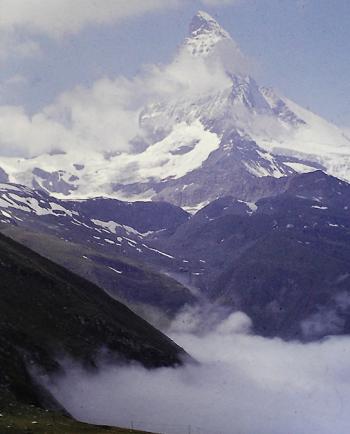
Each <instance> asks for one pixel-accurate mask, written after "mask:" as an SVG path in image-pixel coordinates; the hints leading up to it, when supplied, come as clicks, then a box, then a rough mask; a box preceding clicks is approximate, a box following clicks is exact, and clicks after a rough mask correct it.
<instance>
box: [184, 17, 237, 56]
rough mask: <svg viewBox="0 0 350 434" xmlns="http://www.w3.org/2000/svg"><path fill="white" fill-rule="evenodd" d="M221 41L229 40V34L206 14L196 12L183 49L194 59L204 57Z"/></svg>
mask: <svg viewBox="0 0 350 434" xmlns="http://www.w3.org/2000/svg"><path fill="white" fill-rule="evenodd" d="M222 40H231V37H230V35H229V33H228V32H226V30H224V29H223V28H222V27H221V26H220V24H219V23H218V22H217V21H216V20H215V19H214V18H213V17H212V16H211V15H209V14H208V13H207V12H203V11H198V12H197V14H196V15H195V16H194V17H193V18H192V21H191V24H190V34H189V36H188V37H187V38H186V41H185V47H186V48H187V50H188V51H190V53H191V54H192V55H193V56H195V57H206V56H207V55H208V54H210V53H211V51H212V50H213V48H214V47H215V46H216V45H217V44H218V43H219V42H220V41H222Z"/></svg>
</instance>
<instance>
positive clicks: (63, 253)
mask: <svg viewBox="0 0 350 434" xmlns="http://www.w3.org/2000/svg"><path fill="white" fill-rule="evenodd" d="M188 218H189V215H188V214H187V213H186V212H185V211H183V210H182V209H181V208H178V207H176V206H174V205H171V204H167V203H162V202H134V203H129V202H121V201H118V200H115V199H105V198H96V199H90V200H84V201H62V200H59V199H56V198H54V197H52V196H49V195H48V194H46V193H44V192H42V191H36V190H31V189H29V188H28V187H24V186H20V185H14V184H1V185H0V222H2V223H3V224H2V225H1V227H0V231H1V232H2V233H4V234H6V235H8V236H10V237H11V238H13V239H15V240H17V241H19V242H20V243H22V244H24V245H26V246H28V247H30V248H32V249H34V250H35V251H37V252H38V253H40V254H42V255H44V256H45V257H47V258H49V259H51V260H53V261H55V262H56V263H58V264H60V265H62V266H64V267H66V268H68V269H69V270H71V271H73V272H75V273H77V274H79V275H81V276H82V277H85V278H87V279H89V280H90V281H92V282H94V283H96V284H98V285H99V286H100V287H102V288H104V289H105V290H106V291H107V292H108V293H109V294H110V295H111V296H113V297H114V298H116V299H118V300H120V301H123V302H125V303H127V304H128V305H129V306H131V307H132V308H133V309H134V310H137V311H138V312H140V313H141V314H142V315H143V316H145V317H147V318H148V319H150V320H153V319H154V318H158V319H157V323H159V321H160V320H161V319H162V318H163V317H164V320H166V318H168V317H172V316H173V315H174V314H175V313H176V312H178V311H179V310H180V309H181V308H183V306H184V305H186V304H192V303H194V302H195V300H196V297H195V296H194V295H193V294H192V293H191V292H190V291H189V290H188V289H187V288H185V287H184V286H183V285H181V284H180V283H178V282H177V281H175V280H173V279H172V278H170V277H168V276H166V275H163V274H161V273H160V272H159V271H160V270H161V269H163V268H171V269H172V268H173V263H174V264H176V263H178V260H177V259H176V258H175V257H174V256H172V255H169V254H168V253H167V252H164V251H161V250H159V249H156V248H153V247H152V244H149V242H148V238H149V237H150V236H151V235H152V234H154V233H156V232H169V233H173V232H174V230H175V229H176V227H178V226H179V225H180V224H182V223H184V222H186V221H187V220H188ZM155 310H156V311H157V315H155Z"/></svg>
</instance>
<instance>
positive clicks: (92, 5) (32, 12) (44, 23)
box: [0, 0, 179, 37]
mask: <svg viewBox="0 0 350 434" xmlns="http://www.w3.org/2000/svg"><path fill="white" fill-rule="evenodd" d="M178 4H179V0H166V1H164V0H142V1H140V0H74V1H72V0H45V1H43V0H0V16H1V19H0V29H4V30H8V31H12V30H16V29H22V30H23V29H24V30H28V31H30V32H33V33H41V34H45V35H48V36H52V37H62V36H64V35H66V34H73V33H77V32H79V31H80V30H81V29H82V28H84V27H85V26H88V25H99V24H112V23H115V22H118V21H120V20H122V19H124V18H128V17H131V16H135V15H142V14H144V13H147V12H153V11H156V10H160V9H167V8H171V7H175V6H177V5H178Z"/></svg>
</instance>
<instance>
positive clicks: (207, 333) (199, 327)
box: [46, 309, 350, 434]
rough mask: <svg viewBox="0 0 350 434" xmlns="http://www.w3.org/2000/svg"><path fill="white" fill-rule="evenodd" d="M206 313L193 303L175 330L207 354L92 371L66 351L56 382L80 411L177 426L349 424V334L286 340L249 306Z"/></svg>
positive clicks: (267, 430)
mask: <svg viewBox="0 0 350 434" xmlns="http://www.w3.org/2000/svg"><path fill="white" fill-rule="evenodd" d="M204 314H205V316H203V312H200V311H198V309H195V310H193V311H192V312H191V311H186V312H183V313H182V314H180V315H179V316H178V318H177V319H176V321H175V322H174V323H173V324H172V327H171V329H170V330H169V334H170V336H171V337H172V338H173V339H174V340H175V341H176V342H177V343H178V344H179V345H181V346H182V347H184V348H185V350H186V351H187V352H188V353H190V354H191V355H192V357H194V358H195V359H196V360H197V361H198V362H199V363H198V364H186V365H185V366H183V367H181V368H176V369H175V368H162V369H157V370H146V369H144V368H143V367H141V366H138V365H131V366H124V367H120V366H113V365H111V364H108V363H105V362H101V363H100V366H99V370H98V372H95V373H91V372H86V371H84V369H82V368H81V367H80V366H78V365H76V364H74V363H73V362H67V361H66V362H65V370H66V374H65V376H60V377H57V378H53V379H50V381H46V386H48V387H49V389H50V390H51V392H52V393H53V394H54V396H55V397H56V398H57V399H58V401H59V402H61V403H62V404H63V405H64V406H65V408H67V409H68V411H69V412H70V413H71V414H72V415H73V416H74V417H76V418H78V419H81V420H84V421H87V422H91V423H96V424H107V425H117V426H125V427H134V428H140V429H145V430H150V431H155V432H162V433H165V432H166V433H169V434H176V433H188V432H191V433H221V434H238V433H239V434H282V433H283V434H289V433H290V434H313V433H315V434H316V433H317V434H330V433H337V434H345V433H346V434H347V433H348V431H349V424H350V411H349V410H350V339H349V338H348V337H330V338H327V339H324V340H323V341H319V342H314V343H308V344H303V343H300V342H284V341H282V340H281V339H266V338H262V337H259V336H254V335H252V334H251V332H250V330H251V326H252V323H251V320H250V319H249V318H248V317H247V316H246V315H245V314H243V313H240V312H237V313H234V314H230V315H228V316H226V317H225V318H224V319H222V318H221V319H219V316H220V315H215V312H214V311H213V312H208V311H206V312H204ZM206 320H208V323H210V327H211V329H210V330H208V328H205V327H204V328H203V324H204V323H205V322H206Z"/></svg>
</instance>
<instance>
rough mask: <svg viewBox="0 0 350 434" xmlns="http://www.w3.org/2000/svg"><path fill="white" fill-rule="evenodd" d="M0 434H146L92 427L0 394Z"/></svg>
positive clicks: (129, 430) (122, 429) (120, 429)
mask: <svg viewBox="0 0 350 434" xmlns="http://www.w3.org/2000/svg"><path fill="white" fill-rule="evenodd" d="M0 415H1V416H0V432H1V434H5V433H8V434H105V433H109V434H146V433H144V432H143V431H134V430H131V429H127V428H113V427H108V426H94V425H89V424H86V423H81V422H78V421H75V420H73V419H71V418H69V417H66V416H64V415H62V414H59V413H54V412H51V411H48V410H43V409H41V408H38V407H35V406H30V405H25V404H20V403H18V402H17V401H16V400H14V399H11V397H10V395H9V394H7V395H6V396H4V395H2V396H1V394H0Z"/></svg>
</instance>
